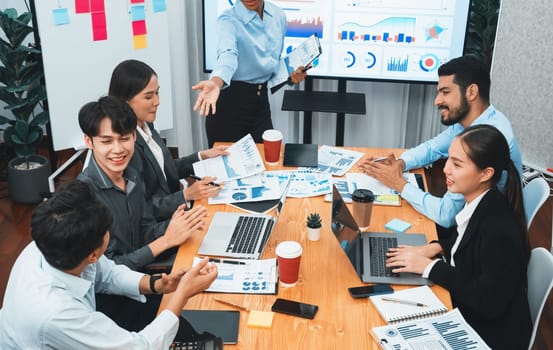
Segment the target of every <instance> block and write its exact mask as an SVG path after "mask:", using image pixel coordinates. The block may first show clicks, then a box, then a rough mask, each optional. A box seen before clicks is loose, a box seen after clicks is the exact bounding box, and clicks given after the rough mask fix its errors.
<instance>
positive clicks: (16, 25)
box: [0, 8, 50, 203]
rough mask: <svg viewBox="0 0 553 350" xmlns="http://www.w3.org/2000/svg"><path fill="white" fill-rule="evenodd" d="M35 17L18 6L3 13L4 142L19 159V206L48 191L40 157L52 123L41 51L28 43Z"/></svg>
mask: <svg viewBox="0 0 553 350" xmlns="http://www.w3.org/2000/svg"><path fill="white" fill-rule="evenodd" d="M31 19H32V14H31V13H29V12H25V13H22V14H21V15H18V13H17V10H15V9H13V8H9V9H5V10H0V28H1V29H2V32H3V34H4V37H5V38H6V40H4V39H2V38H0V100H2V101H3V102H4V103H5V105H6V106H5V108H4V110H2V111H1V112H0V113H1V114H0V125H2V126H6V125H7V127H5V128H4V129H3V140H4V142H5V143H6V145H8V146H9V147H11V148H12V149H13V150H14V152H15V154H16V157H15V158H14V159H12V160H10V161H9V163H8V187H9V192H10V197H11V198H12V199H13V200H14V201H17V202H20V203H36V202H39V201H40V200H42V197H43V194H45V193H47V192H48V176H49V175H50V168H49V164H48V159H47V158H45V157H43V156H40V155H37V154H36V153H35V152H36V145H37V144H38V143H39V142H40V141H41V140H42V136H43V134H44V132H43V126H44V125H45V124H46V123H48V121H49V118H48V112H47V111H44V108H43V107H44V103H45V101H46V88H45V86H44V70H43V66H42V60H41V56H40V55H41V52H40V50H38V49H36V48H34V47H33V46H32V45H31V46H26V45H24V40H25V39H26V38H27V36H28V35H29V34H30V33H32V32H33V27H32V26H30V25H29V23H30V22H31Z"/></svg>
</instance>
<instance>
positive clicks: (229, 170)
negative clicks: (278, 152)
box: [193, 134, 265, 183]
mask: <svg viewBox="0 0 553 350" xmlns="http://www.w3.org/2000/svg"><path fill="white" fill-rule="evenodd" d="M227 151H228V153H229V154H228V155H221V156H218V157H214V158H209V159H204V160H200V161H199V162H196V163H194V164H193V167H194V174H195V175H196V176H199V177H204V176H216V177H217V180H216V182H218V183H220V182H226V181H231V180H236V179H241V178H244V177H247V176H251V175H255V174H259V173H261V172H263V171H264V170H265V165H264V163H263V158H261V154H260V153H259V150H258V149H257V146H256V145H255V142H254V140H253V138H252V135H250V134H248V135H246V136H244V137H243V138H241V139H240V140H238V141H236V142H235V143H233V144H232V145H231V146H230V147H229V148H227Z"/></svg>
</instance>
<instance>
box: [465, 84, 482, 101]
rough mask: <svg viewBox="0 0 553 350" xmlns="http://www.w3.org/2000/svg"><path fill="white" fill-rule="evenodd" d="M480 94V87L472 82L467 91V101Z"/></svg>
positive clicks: (474, 98)
mask: <svg viewBox="0 0 553 350" xmlns="http://www.w3.org/2000/svg"><path fill="white" fill-rule="evenodd" d="M479 96H480V89H479V88H478V85H476V84H470V85H469V86H467V90H466V91H465V97H466V99H467V101H474V100H476V99H477V98H478V97H479Z"/></svg>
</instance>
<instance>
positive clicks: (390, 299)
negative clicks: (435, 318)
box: [381, 297, 428, 307]
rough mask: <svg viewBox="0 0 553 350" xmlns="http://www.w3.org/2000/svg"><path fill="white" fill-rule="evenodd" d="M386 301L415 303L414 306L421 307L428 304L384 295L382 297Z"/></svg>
mask: <svg viewBox="0 0 553 350" xmlns="http://www.w3.org/2000/svg"><path fill="white" fill-rule="evenodd" d="M381 299H382V300H384V301H391V302H392V303H399V304H406V305H413V306H421V307H427V306H428V305H426V304H423V303H419V302H416V301H410V300H402V299H396V298H390V297H382V298H381Z"/></svg>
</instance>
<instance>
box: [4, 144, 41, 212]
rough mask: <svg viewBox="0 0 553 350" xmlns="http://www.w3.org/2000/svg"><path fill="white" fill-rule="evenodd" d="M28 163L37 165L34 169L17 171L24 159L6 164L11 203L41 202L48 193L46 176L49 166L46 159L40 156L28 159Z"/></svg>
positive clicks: (13, 160) (17, 159)
mask: <svg viewBox="0 0 553 350" xmlns="http://www.w3.org/2000/svg"><path fill="white" fill-rule="evenodd" d="M29 161H30V162H36V163H39V164H40V166H39V167H37V168H34V169H30V170H27V169H17V168H16V167H17V166H18V165H20V164H22V163H25V158H14V159H12V160H10V162H9V163H8V191H9V193H10V197H11V199H12V200H13V201H15V202H18V203H23V204H32V203H38V202H41V201H42V200H43V199H44V197H45V196H46V194H48V193H49V188H48V176H50V165H49V163H48V159H47V158H46V157H43V156H41V155H33V156H30V157H29Z"/></svg>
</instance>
